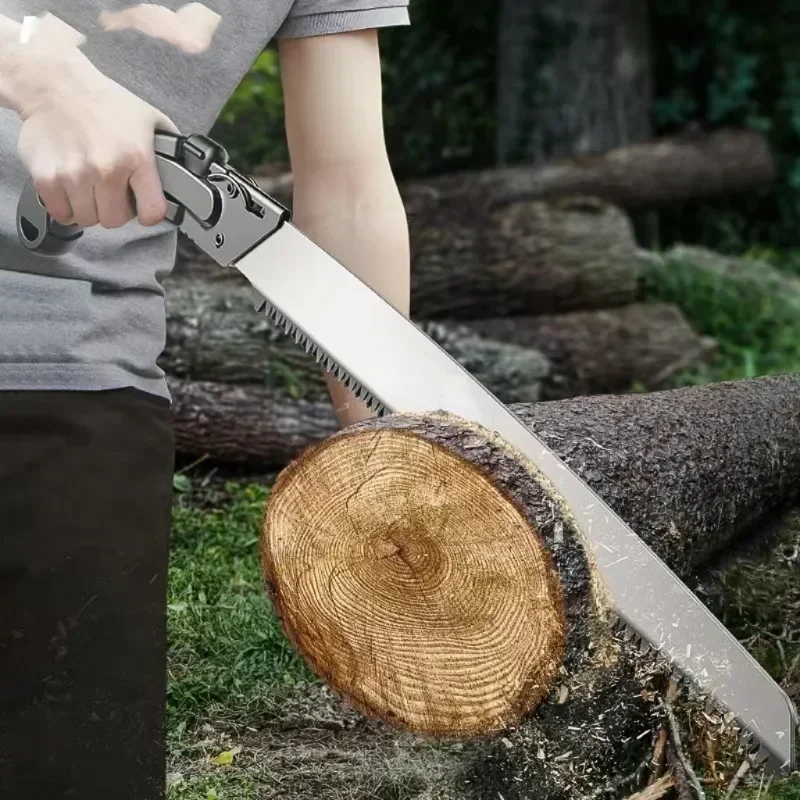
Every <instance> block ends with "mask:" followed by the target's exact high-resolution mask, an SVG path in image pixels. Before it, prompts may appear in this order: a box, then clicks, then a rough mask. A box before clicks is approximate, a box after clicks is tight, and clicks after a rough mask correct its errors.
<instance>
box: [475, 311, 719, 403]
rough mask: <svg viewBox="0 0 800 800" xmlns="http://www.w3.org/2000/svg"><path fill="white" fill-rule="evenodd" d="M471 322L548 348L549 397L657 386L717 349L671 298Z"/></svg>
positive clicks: (500, 336) (495, 334) (503, 338)
mask: <svg viewBox="0 0 800 800" xmlns="http://www.w3.org/2000/svg"><path fill="white" fill-rule="evenodd" d="M466 324H467V325H468V327H469V328H470V329H471V330H473V331H475V332H476V333H479V334H481V335H483V336H488V337H491V338H492V339H494V340H495V341H500V342H506V343H509V344H516V345H520V346H521V347H535V348H536V349H537V350H539V351H540V352H541V353H543V354H544V355H545V356H546V357H547V358H548V359H549V360H550V362H551V364H552V368H551V371H550V375H549V376H548V377H547V378H546V379H545V381H544V386H543V391H542V397H543V398H544V399H547V400H558V399H564V398H567V397H575V396H577V395H587V394H613V393H616V392H625V391H629V390H630V389H631V388H632V387H633V385H634V383H639V384H641V385H642V386H643V387H644V388H645V389H648V390H654V389H658V388H661V387H662V386H663V384H664V383H665V381H667V380H668V379H669V378H671V377H672V376H673V375H675V374H676V373H677V372H679V371H682V370H685V369H688V368H689V367H692V366H695V365H696V364H698V363H700V362H703V361H705V360H706V359H708V358H709V357H710V356H711V355H712V354H713V353H714V352H715V350H716V343H715V342H714V340H713V339H710V338H709V337H701V336H698V335H697V333H696V332H695V331H694V329H693V328H692V327H691V325H689V323H688V322H687V321H686V318H685V317H684V316H683V314H682V313H681V310H680V309H679V308H678V307H677V306H675V305H669V304H666V303H635V304H631V305H629V306H623V307H622V308H615V309H609V310H607V311H605V310H601V311H573V312H571V313H569V314H558V315H542V316H536V317H527V316H525V317H522V316H519V317H496V318H494V319H482V320H473V321H470V322H468V323H466Z"/></svg>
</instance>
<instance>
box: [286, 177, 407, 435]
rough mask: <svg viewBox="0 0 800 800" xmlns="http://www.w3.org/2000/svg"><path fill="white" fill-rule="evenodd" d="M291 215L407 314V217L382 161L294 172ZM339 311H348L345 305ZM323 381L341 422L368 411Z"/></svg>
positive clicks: (331, 381)
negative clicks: (302, 172) (307, 172)
mask: <svg viewBox="0 0 800 800" xmlns="http://www.w3.org/2000/svg"><path fill="white" fill-rule="evenodd" d="M293 217H294V223H295V225H297V227H298V228H300V230H302V231H303V232H304V233H305V234H306V235H307V236H309V238H311V239H312V240H313V241H315V242H316V243H317V244H319V245H320V246H321V247H322V248H324V249H325V250H326V251H327V252H329V253H330V254H331V255H332V256H334V257H335V258H337V259H338V260H339V261H341V262H342V264H344V265H345V266H346V267H347V268H348V269H350V270H352V272H354V273H355V274H356V275H358V277H359V278H361V280H363V281H364V282H365V283H367V284H369V285H370V286H371V287H372V288H373V289H375V291H376V292H378V294H380V295H381V296H382V297H383V298H384V299H385V300H386V301H387V302H389V303H391V304H392V305H393V306H394V307H395V308H396V309H397V310H398V311H400V312H401V313H402V314H404V315H405V316H408V314H409V303H410V254H409V237H408V222H407V220H406V214H405V209H404V207H403V202H402V200H401V199H400V193H399V192H398V189H397V184H396V183H395V181H394V177H393V176H392V174H391V170H390V169H389V166H388V164H387V163H380V164H377V165H372V166H371V167H370V166H368V165H365V166H363V167H359V168H358V169H355V168H346V167H343V168H341V169H338V170H330V171H329V172H328V173H327V174H320V173H317V174H315V175H307V176H304V175H302V174H301V175H299V176H298V175H295V176H294V199H293ZM339 311H340V313H342V314H347V313H349V310H348V309H346V308H342V309H340V310H339ZM369 334H370V332H369V331H368V330H365V331H364V335H365V336H369ZM328 386H329V389H330V393H331V399H332V401H333V403H334V406H335V408H336V413H337V416H338V418H339V421H340V423H341V424H342V425H349V424H352V423H354V422H357V421H358V420H360V419H365V418H367V417H369V416H371V413H370V412H369V411H368V409H367V408H366V407H365V406H364V405H363V404H361V403H359V402H358V401H356V400H355V398H354V397H353V396H352V394H351V393H350V392H347V391H346V390H344V389H343V388H342V387H341V385H339V384H338V383H336V382H335V381H334V380H333V379H332V378H331V379H329V381H328Z"/></svg>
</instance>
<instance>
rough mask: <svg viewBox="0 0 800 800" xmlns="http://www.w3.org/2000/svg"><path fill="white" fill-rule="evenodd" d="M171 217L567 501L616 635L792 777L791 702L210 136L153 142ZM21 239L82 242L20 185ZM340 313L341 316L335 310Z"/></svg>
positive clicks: (283, 311)
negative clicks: (526, 464)
mask: <svg viewBox="0 0 800 800" xmlns="http://www.w3.org/2000/svg"><path fill="white" fill-rule="evenodd" d="M155 150H156V161H157V165H158V172H159V175H160V177H161V184H162V188H163V190H164V194H165V196H166V198H167V201H168V214H167V218H168V220H169V221H170V222H172V223H174V224H175V225H177V226H178V227H179V228H180V230H181V231H183V233H184V234H186V235H187V236H188V237H189V238H190V239H192V240H193V241H194V242H195V243H196V244H197V245H198V246H199V247H200V248H201V249H202V250H203V251H205V252H206V253H207V254H208V255H209V256H210V257H211V258H212V259H214V260H215V261H216V262H217V263H219V264H220V265H221V266H223V267H235V268H236V269H238V270H239V271H240V272H241V273H242V274H243V275H244V276H245V278H247V280H248V281H249V282H250V283H251V284H252V286H253V287H254V288H255V290H256V292H257V294H258V295H259V298H263V300H262V299H259V302H258V304H257V306H256V310H257V311H262V312H265V313H266V314H267V316H268V317H269V318H270V319H271V320H272V321H273V322H274V323H276V324H277V325H278V326H280V327H281V328H283V329H284V330H285V332H286V333H287V334H288V335H289V336H291V337H293V338H294V339H295V341H296V342H297V343H298V344H299V345H300V346H302V347H303V348H304V349H305V350H306V351H307V352H309V353H311V354H313V355H314V356H315V357H316V359H317V361H318V362H320V363H321V364H322V365H323V366H324V367H325V369H327V370H328V371H330V372H332V373H333V374H334V375H335V376H336V378H337V379H338V380H339V381H340V382H341V383H343V384H344V385H345V386H346V387H348V388H349V389H350V390H351V391H353V393H354V394H355V395H356V396H357V397H359V398H360V399H362V400H363V401H364V402H365V403H366V404H367V405H368V406H369V407H370V408H371V409H372V410H373V411H375V412H376V413H378V414H383V413H387V412H392V411H403V412H424V411H433V410H443V411H449V412H451V413H453V414H456V415H459V416H461V417H463V418H466V419H468V420H471V421H473V422H475V423H477V424H479V425H482V426H483V427H484V428H487V429H489V430H490V431H494V432H496V433H497V434H499V435H500V436H501V437H502V438H503V439H505V440H506V441H507V442H509V443H510V444H511V445H513V446H515V447H516V448H518V449H519V450H520V451H521V452H522V453H523V454H524V455H525V456H526V457H527V458H529V459H530V460H531V461H532V462H533V463H534V464H536V466H537V467H538V468H539V469H540V470H541V471H542V472H543V473H544V474H545V475H546V476H547V478H548V479H549V480H550V482H551V483H552V485H553V487H554V488H555V490H556V491H557V492H558V493H559V494H560V495H561V496H562V497H563V498H564V500H565V501H566V502H567V504H568V505H569V507H570V508H571V510H572V513H573V514H574V516H575V519H576V521H577V523H578V525H579V527H580V529H581V531H582V532H583V534H584V536H585V538H586V540H587V541H588V542H589V543H590V545H591V547H592V549H593V552H594V557H595V560H596V563H597V566H598V568H599V570H600V572H601V574H602V577H603V579H604V581H605V584H606V586H607V587H608V589H609V592H610V594H611V597H612V599H613V601H614V604H615V606H616V612H617V614H618V618H619V619H618V625H619V627H620V628H623V629H624V630H625V632H626V634H627V636H628V637H629V638H630V639H634V640H635V641H636V642H637V643H639V644H640V646H641V647H642V648H643V649H655V650H657V651H659V652H660V653H661V654H663V655H664V656H665V657H666V658H667V659H669V660H670V661H671V662H672V664H673V665H674V667H675V668H676V669H677V671H678V672H679V673H680V674H682V675H684V676H686V677H688V678H689V679H690V680H691V681H694V682H695V684H696V685H697V687H698V688H699V689H700V691H701V692H703V693H704V694H705V695H706V697H707V698H709V699H710V700H712V701H716V703H718V704H720V705H721V706H722V707H724V708H725V709H727V711H729V712H732V713H733V715H734V716H735V718H736V720H737V722H738V723H739V725H740V726H741V729H742V739H743V746H744V747H745V748H746V750H747V751H748V753H750V754H751V755H752V756H753V758H754V759H756V760H758V761H760V762H764V765H765V767H766V768H767V769H768V770H769V771H770V772H772V773H789V772H792V771H794V769H795V753H794V739H795V734H796V727H797V715H796V711H795V708H794V706H793V704H792V702H791V700H790V699H789V697H788V696H787V695H786V694H785V693H784V692H783V690H782V689H781V688H780V687H779V686H778V684H777V683H776V682H775V681H774V680H773V679H772V678H771V677H770V676H769V675H768V674H767V673H766V672H765V671H764V670H763V669H762V668H761V666H760V665H759V664H758V663H757V662H756V661H755V659H753V658H752V657H751V656H750V654H749V653H748V652H747V651H746V650H745V649H744V647H743V646H742V645H741V644H740V643H739V642H738V641H737V640H736V639H735V638H734V637H733V636H732V635H731V633H730V632H729V631H728V630H726V629H725V627H724V626H723V625H722V624H721V623H720V622H719V621H718V620H717V619H716V618H715V617H714V616H713V615H712V614H711V612H710V611H709V610H708V609H707V608H706V607H705V606H704V605H703V604H702V603H701V602H700V600H699V599H698V598H697V597H696V596H695V595H694V594H693V593H692V592H691V591H690V590H689V588H688V587H687V586H686V585H684V584H683V583H682V582H681V580H680V579H679V578H678V577H677V576H676V575H675V574H674V573H673V572H672V571H671V570H670V569H669V568H668V567H667V566H666V565H665V564H664V563H663V562H662V561H661V559H659V558H658V556H656V554H655V553H654V552H653V551H652V550H651V549H650V548H649V547H648V546H647V545H646V544H645V543H644V542H643V541H642V540H641V539H640V538H639V536H637V534H636V533H635V532H634V531H633V530H631V528H630V527H628V525H626V524H625V523H624V522H623V521H622V520H621V519H620V518H619V517H618V516H617V515H616V514H615V513H614V512H613V511H612V510H611V509H610V508H609V507H608V506H607V505H606V504H605V503H604V502H603V501H602V500H601V499H600V498H599V497H598V496H597V495H596V494H595V493H594V492H593V491H592V489H591V488H589V486H587V485H586V484H585V483H584V482H583V481H582V480H581V479H580V478H579V477H578V476H577V475H576V474H575V473H574V472H572V471H571V470H570V469H569V468H568V467H567V466H566V465H565V464H564V463H563V462H562V461H560V460H559V458H558V457H557V456H556V455H555V454H554V453H553V452H552V451H551V450H549V449H548V448H547V447H546V446H545V445H544V443H543V442H542V441H541V440H539V439H538V438H537V437H536V436H535V435H534V434H533V433H532V432H531V431H530V430H529V429H528V428H526V427H525V425H523V424H522V422H521V421H520V420H519V419H518V418H517V417H516V416H515V415H514V414H513V413H512V412H511V411H510V410H509V409H508V408H507V407H506V406H505V405H504V404H503V403H501V402H500V401H499V400H498V399H497V398H496V397H494V395H492V394H491V393H490V392H489V391H488V390H487V389H486V388H484V386H482V385H481V384H480V383H479V382H478V381H476V380H475V379H474V378H473V377H472V376H471V375H470V374H469V373H468V372H467V371H466V370H465V369H464V368H463V367H461V365H460V364H458V362H456V361H455V360H453V359H452V358H451V357H450V356H449V355H447V353H445V351H444V350H442V349H441V348H440V347H439V346H438V345H437V344H435V343H434V342H433V341H432V340H431V339H430V338H429V337H428V336H426V335H425V334H424V333H423V332H422V331H421V330H420V329H419V328H418V327H417V326H416V325H415V324H414V323H412V322H410V321H409V320H407V319H406V318H405V317H404V316H403V315H402V314H400V313H399V312H398V311H396V310H395V309H394V308H393V307H392V306H391V305H390V304H389V303H387V302H386V301H384V300H383V299H382V298H381V297H380V296H379V295H378V294H377V293H376V292H375V291H373V290H372V289H371V288H370V287H368V286H367V285H366V284H365V283H363V282H362V281H361V280H359V279H358V278H357V277H356V276H355V275H354V274H353V273H352V272H350V271H349V270H348V269H347V268H346V267H344V266H343V265H342V264H340V263H339V262H338V261H336V260H335V259H334V258H332V257H331V256H330V255H329V254H328V253H326V252H325V251H324V250H322V249H321V248H320V247H318V246H317V245H315V244H314V243H313V242H312V241H311V240H310V239H308V238H306V237H305V236H304V235H303V234H302V233H301V232H300V231H299V230H298V229H297V228H295V227H294V226H293V225H291V224H290V213H289V211H288V210H287V209H286V208H284V207H283V206H281V205H280V204H279V203H277V202H275V200H273V199H272V198H271V197H269V196H268V195H267V194H265V193H264V192H262V191H261V190H260V189H259V187H258V184H257V183H256V182H255V181H254V180H253V179H252V178H250V177H247V176H244V175H241V174H240V173H238V172H237V171H236V170H234V169H233V168H232V167H230V166H229V164H228V154H227V153H226V152H225V150H224V149H223V148H222V147H221V146H220V145H218V144H217V143H216V142H214V141H213V140H211V139H209V138H208V137H205V136H200V135H192V136H175V135H172V134H161V133H159V134H156V139H155ZM17 232H18V235H19V238H20V240H21V242H22V243H23V245H24V246H25V247H27V248H28V249H29V250H31V251H33V252H37V253H40V254H43V255H52V256H57V255H61V254H64V253H66V252H68V251H69V250H71V249H72V248H73V247H75V246H76V244H77V243H78V242H79V240H80V237H81V236H82V233H83V231H82V229H81V228H80V227H78V226H75V225H66V226H65V225H61V224H60V223H58V222H57V221H55V220H53V219H51V218H50V215H49V214H48V212H47V210H46V209H45V208H44V206H43V204H42V202H41V200H40V198H39V197H38V194H37V193H36V191H35V189H34V187H33V184H32V183H31V182H30V181H29V182H28V184H27V186H26V187H25V190H24V191H23V194H22V196H21V197H20V201H19V205H18V208H17ZM342 308H346V309H348V313H346V314H342V313H340V311H339V310H340V309H342Z"/></svg>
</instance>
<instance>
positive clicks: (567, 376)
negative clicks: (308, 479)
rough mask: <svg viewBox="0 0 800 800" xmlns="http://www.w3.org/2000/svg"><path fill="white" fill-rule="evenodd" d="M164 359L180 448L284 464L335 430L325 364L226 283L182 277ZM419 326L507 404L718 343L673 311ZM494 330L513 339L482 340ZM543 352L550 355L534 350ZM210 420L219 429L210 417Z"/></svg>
mask: <svg viewBox="0 0 800 800" xmlns="http://www.w3.org/2000/svg"><path fill="white" fill-rule="evenodd" d="M173 289H174V290H173V291H168V295H167V296H168V298H169V305H168V307H169V317H168V326H167V331H168V333H167V347H166V349H165V351H164V355H163V356H162V359H161V366H162V367H163V368H164V369H165V370H166V371H167V373H168V375H169V376H170V387H171V389H172V391H173V395H174V399H175V415H176V416H175V419H176V425H177V436H178V438H177V446H178V451H179V452H180V453H182V454H185V455H188V456H195V457H201V456H206V457H209V458H211V459H213V460H214V461H216V462H221V463H225V462H229V463H233V464H252V465H267V466H272V467H282V466H285V465H286V464H287V463H288V462H289V461H290V460H291V459H293V458H295V457H296V456H297V455H298V454H299V453H300V452H302V450H303V449H304V448H306V447H309V446H310V445H313V444H316V443H317V442H319V441H321V440H322V439H324V438H326V437H328V436H330V435H331V434H333V433H334V432H335V431H336V430H338V423H337V421H336V418H335V415H334V413H333V410H332V408H331V405H330V401H329V399H328V395H327V392H326V389H325V384H324V382H323V379H322V371H321V368H320V367H319V366H318V365H317V364H316V362H315V361H314V360H313V359H312V358H310V357H309V356H307V355H306V354H305V353H304V352H303V351H302V350H300V348H298V347H297V346H296V345H295V344H294V342H293V341H292V340H290V339H288V338H287V337H286V336H285V335H284V334H282V333H280V332H279V331H277V330H275V329H274V328H272V327H271V326H267V325H266V323H265V321H264V319H263V318H262V317H259V316H258V315H257V314H255V313H254V312H253V311H252V310H251V309H249V308H248V307H247V303H246V294H247V293H246V291H245V292H244V293H242V292H241V290H240V289H239V288H237V287H235V286H232V285H231V284H230V283H229V282H225V281H221V282H219V283H216V282H202V281H200V282H197V283H195V284H193V285H192V286H191V287H190V288H188V289H187V288H186V287H183V286H181V287H178V285H177V284H173ZM422 327H423V329H424V330H426V331H427V332H428V333H429V334H432V335H433V338H434V339H435V340H437V341H438V342H439V343H440V344H442V345H443V346H444V347H445V349H446V350H448V351H449V352H450V353H451V354H452V355H453V356H454V357H455V358H456V359H457V360H459V361H460V362H461V363H462V364H464V365H465V366H466V368H467V369H469V370H470V371H471V372H472V373H473V374H474V375H476V376H477V377H478V379H479V380H481V381H482V382H484V383H485V385H486V386H487V387H488V388H489V389H490V390H491V391H492V392H493V393H494V394H495V395H497V397H498V398H499V399H500V400H501V401H503V402H505V403H511V402H516V400H517V399H519V398H525V400H531V401H535V400H536V399H537V397H539V396H541V399H560V398H565V397H571V396H575V395H582V394H598V393H603V392H625V391H628V390H630V389H631V388H632V387H633V384H634V382H635V381H640V382H641V383H642V384H644V385H645V387H646V388H649V389H654V388H656V386H657V385H658V383H659V382H660V381H661V380H666V379H667V378H668V377H669V376H671V375H672V374H674V372H675V371H676V370H677V369H679V368H680V369H684V368H688V367H690V366H694V365H696V364H697V363H699V362H701V361H702V360H703V359H705V358H707V357H708V356H709V355H710V354H711V353H712V352H713V349H714V344H713V341H712V340H710V339H707V338H704V337H703V338H701V337H698V336H697V335H696V334H695V333H694V332H693V331H692V329H691V328H690V327H689V326H688V325H687V324H686V322H685V321H684V320H683V317H682V316H681V315H680V314H679V313H678V312H677V311H676V310H675V309H674V307H672V306H664V305H662V306H659V305H655V304H654V305H639V306H630V307H627V308H623V309H619V310H617V311H602V312H585V313H582V312H575V313H573V314H565V315H561V316H556V317H530V318H529V317H516V318H510V319H507V320H506V319H498V320H478V321H475V322H474V323H469V325H468V326H461V325H454V324H452V323H450V324H447V325H445V324H439V323H434V322H428V323H422ZM484 331H486V332H490V333H493V334H495V335H497V336H498V337H500V338H502V339H505V340H506V341H507V342H511V341H512V340H513V341H514V342H515V343H516V344H515V345H514V344H499V343H496V342H495V341H493V340H483V339H477V338H476V332H477V333H483V332H484ZM529 343H531V344H535V345H538V346H540V347H541V348H542V349H544V350H546V351H547V352H548V354H549V357H550V359H551V362H552V363H551V365H550V366H549V367H548V366H547V360H546V359H545V358H544V357H543V356H541V355H540V354H539V352H538V351H537V350H535V349H532V348H530V349H529V348H527V347H519V346H517V345H523V344H524V345H527V344H529ZM209 420H213V421H214V422H213V424H209V422H208V421H209Z"/></svg>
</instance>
